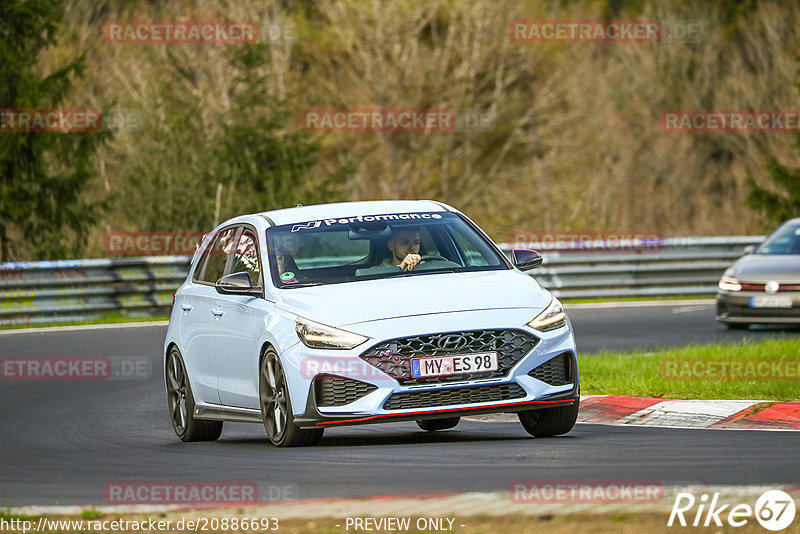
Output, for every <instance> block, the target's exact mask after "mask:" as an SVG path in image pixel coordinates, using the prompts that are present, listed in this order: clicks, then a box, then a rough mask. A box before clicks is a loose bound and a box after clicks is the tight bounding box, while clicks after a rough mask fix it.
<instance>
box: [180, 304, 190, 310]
mask: <svg viewBox="0 0 800 534" xmlns="http://www.w3.org/2000/svg"><path fill="white" fill-rule="evenodd" d="M181 309H182V310H183V311H185V312H188V311H192V305H191V304H181Z"/></svg>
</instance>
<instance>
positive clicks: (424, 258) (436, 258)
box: [419, 254, 450, 263]
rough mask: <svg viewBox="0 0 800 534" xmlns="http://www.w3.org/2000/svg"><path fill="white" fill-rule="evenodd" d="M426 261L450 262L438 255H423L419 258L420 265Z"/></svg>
mask: <svg viewBox="0 0 800 534" xmlns="http://www.w3.org/2000/svg"><path fill="white" fill-rule="evenodd" d="M426 261H450V260H448V259H447V258H444V257H442V256H439V255H438V254H423V255H421V256H420V257H419V262H420V263H424V262H426Z"/></svg>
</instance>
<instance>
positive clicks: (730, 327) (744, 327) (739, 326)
mask: <svg viewBox="0 0 800 534" xmlns="http://www.w3.org/2000/svg"><path fill="white" fill-rule="evenodd" d="M725 327H726V328H727V329H728V330H747V329H749V328H750V323H725Z"/></svg>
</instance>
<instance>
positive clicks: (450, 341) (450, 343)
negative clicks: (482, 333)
mask: <svg viewBox="0 0 800 534" xmlns="http://www.w3.org/2000/svg"><path fill="white" fill-rule="evenodd" d="M467 343H469V342H468V341H467V338H466V337H464V336H462V335H461V334H450V335H447V336H442V337H440V338H439V340H438V341H437V342H436V346H437V347H439V348H440V349H442V350H460V349H463V348H464V347H466V346H467Z"/></svg>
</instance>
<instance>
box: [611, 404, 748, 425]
mask: <svg viewBox="0 0 800 534" xmlns="http://www.w3.org/2000/svg"><path fill="white" fill-rule="evenodd" d="M756 404H758V401H750V400H717V401H714V402H708V401H704V400H677V401H662V402H659V403H658V404H654V405H652V406H648V407H647V408H644V409H642V410H639V411H638V412H634V413H632V414H630V415H628V416H625V417H623V418H622V419H620V420H619V422H620V423H629V424H631V425H648V426H649V425H656V426H673V425H680V426H689V427H706V426H711V425H713V424H714V423H719V422H720V421H722V420H724V419H726V418H728V417H730V416H732V415H733V414H737V413H739V412H741V411H742V410H746V409H747V408H750V407H752V406H755V405H756Z"/></svg>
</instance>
